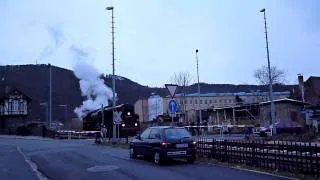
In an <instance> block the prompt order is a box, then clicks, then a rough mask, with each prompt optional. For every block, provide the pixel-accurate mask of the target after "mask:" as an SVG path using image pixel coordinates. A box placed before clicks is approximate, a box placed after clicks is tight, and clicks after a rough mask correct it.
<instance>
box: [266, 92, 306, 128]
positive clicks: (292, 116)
mask: <svg viewBox="0 0 320 180" xmlns="http://www.w3.org/2000/svg"><path fill="white" fill-rule="evenodd" d="M274 103H275V109H276V124H277V125H276V127H277V129H286V130H289V129H302V128H304V127H305V126H306V121H305V119H304V117H303V116H302V114H301V112H302V111H303V109H304V106H305V105H307V103H304V102H302V101H298V100H293V99H287V98H285V99H279V100H275V101H274ZM270 111H271V108H270V101H268V102H263V103H260V122H261V126H264V127H268V126H269V125H271V124H272V122H271V113H270Z"/></svg>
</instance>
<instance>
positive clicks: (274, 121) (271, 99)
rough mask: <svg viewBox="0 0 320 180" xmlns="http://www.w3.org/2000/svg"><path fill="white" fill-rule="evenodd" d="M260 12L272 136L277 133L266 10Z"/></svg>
mask: <svg viewBox="0 0 320 180" xmlns="http://www.w3.org/2000/svg"><path fill="white" fill-rule="evenodd" d="M260 12H262V13H263V17H264V29H265V35H266V48H267V59H268V73H269V91H270V92H269V94H270V102H271V121H272V135H273V134H276V133H277V128H276V114H275V106H274V101H273V90H272V77H271V68H270V57H269V42H268V32H267V19H266V9H264V8H263V9H261V10H260Z"/></svg>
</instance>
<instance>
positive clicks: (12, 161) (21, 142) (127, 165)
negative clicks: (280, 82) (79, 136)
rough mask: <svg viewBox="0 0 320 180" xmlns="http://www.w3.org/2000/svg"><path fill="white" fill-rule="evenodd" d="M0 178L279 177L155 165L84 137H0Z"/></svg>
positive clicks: (207, 167) (180, 164)
mask: <svg viewBox="0 0 320 180" xmlns="http://www.w3.org/2000/svg"><path fill="white" fill-rule="evenodd" d="M36 166H37V168H36ZM33 169H37V170H33ZM37 172H38V173H37ZM0 179H1V180H6V179H10V180H16V179H24V180H37V179H52V180H60V179H61V180H62V179H63V180H68V179H76V180H79V179H104V180H108V179H110V180H112V179H117V180H118V179H130V180H140V179H142V180H148V179H152V180H157V179H159V180H163V179H166V180H169V179H170V180H171V179H175V180H180V179H181V180H189V179H190V180H205V179H210V180H211V179H238V180H242V179H243V180H247V179H259V180H262V179H281V178H279V177H275V176H270V175H266V174H260V173H255V172H250V171H242V170H237V169H232V168H228V167H222V166H217V165H211V164H206V163H195V164H187V163H184V162H182V161H173V162H172V164H166V165H162V166H156V165H154V164H153V163H152V162H150V161H147V160H144V159H134V160H132V159H130V158H129V156H128V151H127V150H125V149H119V148H112V147H103V146H98V145H94V144H93V142H92V141H88V140H51V139H47V140H44V139H41V138H39V139H35V140H31V139H15V138H7V137H0Z"/></svg>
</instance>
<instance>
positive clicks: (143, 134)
mask: <svg viewBox="0 0 320 180" xmlns="http://www.w3.org/2000/svg"><path fill="white" fill-rule="evenodd" d="M150 131H151V128H148V129H146V130H145V131H143V133H142V134H141V136H140V137H141V139H142V140H143V139H148V137H149V134H150Z"/></svg>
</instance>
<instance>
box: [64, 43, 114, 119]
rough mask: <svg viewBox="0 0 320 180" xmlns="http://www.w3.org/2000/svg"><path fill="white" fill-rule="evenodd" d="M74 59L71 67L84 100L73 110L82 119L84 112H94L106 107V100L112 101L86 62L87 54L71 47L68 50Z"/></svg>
mask: <svg viewBox="0 0 320 180" xmlns="http://www.w3.org/2000/svg"><path fill="white" fill-rule="evenodd" d="M69 50H70V51H71V52H72V53H73V55H74V56H75V58H76V63H75V65H74V67H73V69H74V74H75V76H76V77H77V78H78V79H79V83H80V89H81V93H82V96H84V97H85V100H84V101H83V102H82V105H81V106H80V107H77V108H75V109H74V112H75V113H76V114H77V116H78V117H79V118H80V119H82V118H83V116H85V115H86V112H88V111H92V110H96V109H98V108H100V107H101V105H102V104H103V105H104V106H107V105H108V100H109V99H112V91H111V89H110V88H109V87H107V86H106V85H105V84H104V81H103V80H102V79H100V76H101V74H100V73H99V72H98V70H97V69H96V68H94V67H92V66H91V65H90V64H89V63H87V62H86V60H87V59H88V53H87V52H85V51H84V50H82V49H81V48H79V47H76V46H74V45H72V46H71V47H70V49H69Z"/></svg>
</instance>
